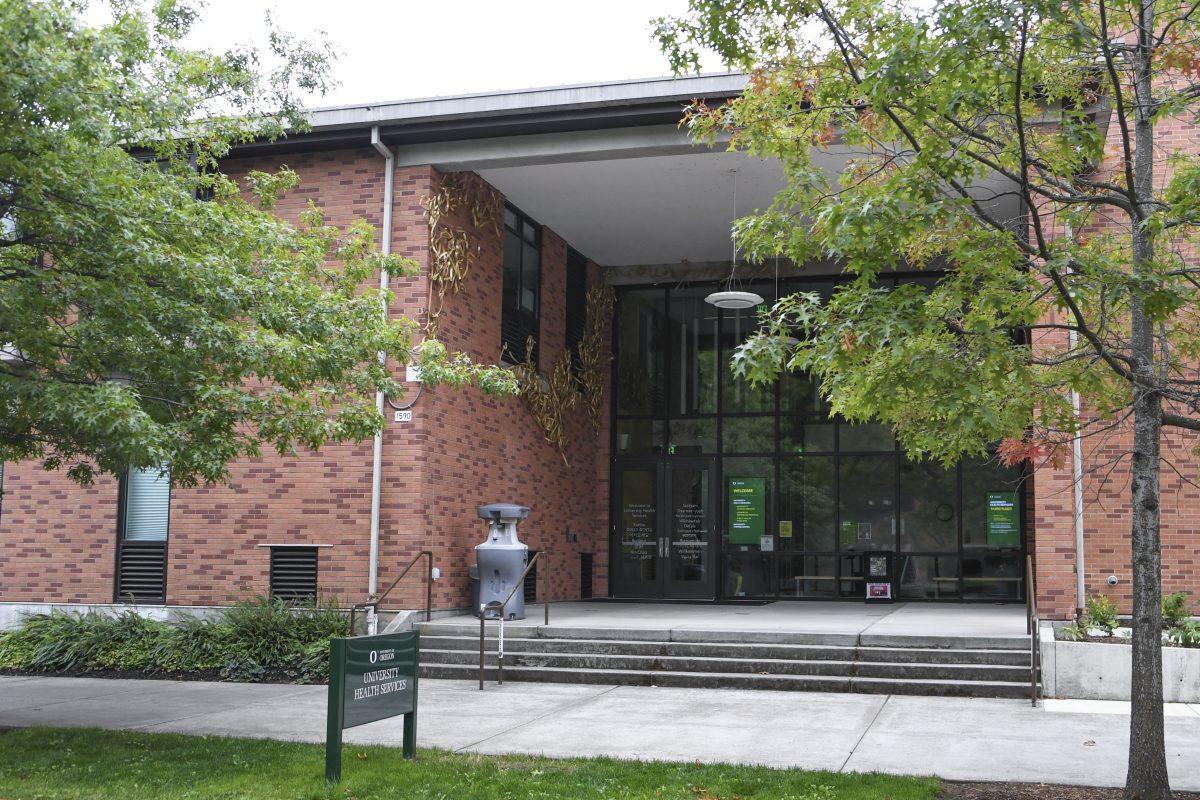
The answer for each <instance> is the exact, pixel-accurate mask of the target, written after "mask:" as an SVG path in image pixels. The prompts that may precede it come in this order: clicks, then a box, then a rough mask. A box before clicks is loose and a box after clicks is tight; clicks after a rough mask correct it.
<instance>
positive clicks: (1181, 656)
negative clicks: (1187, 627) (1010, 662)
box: [1042, 627, 1200, 703]
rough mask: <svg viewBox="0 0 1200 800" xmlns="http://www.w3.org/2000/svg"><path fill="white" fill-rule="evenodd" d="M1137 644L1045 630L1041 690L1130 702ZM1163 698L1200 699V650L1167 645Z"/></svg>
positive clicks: (1047, 693)
mask: <svg viewBox="0 0 1200 800" xmlns="http://www.w3.org/2000/svg"><path fill="white" fill-rule="evenodd" d="M1132 658H1133V648H1132V647H1131V646H1129V645H1127V644H1103V643H1099V642H1063V641H1056V640H1054V638H1053V632H1052V631H1051V630H1050V628H1049V627H1045V628H1043V630H1042V692H1043V694H1044V695H1045V696H1046V697H1064V698H1071V699H1077V700H1128V699H1129V692H1130V681H1131V675H1132V671H1131V670H1132V667H1131V664H1132ZM1163 700H1164V701H1166V702H1168V703H1197V702H1200V649H1195V648H1184V647H1164V648H1163Z"/></svg>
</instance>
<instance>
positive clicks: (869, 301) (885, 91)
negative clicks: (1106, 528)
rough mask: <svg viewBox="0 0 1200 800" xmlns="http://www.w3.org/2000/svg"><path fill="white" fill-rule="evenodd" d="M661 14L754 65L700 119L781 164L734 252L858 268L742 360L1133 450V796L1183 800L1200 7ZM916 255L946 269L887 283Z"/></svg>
mask: <svg viewBox="0 0 1200 800" xmlns="http://www.w3.org/2000/svg"><path fill="white" fill-rule="evenodd" d="M656 26H657V28H656V30H657V35H658V38H659V41H660V42H661V44H662V46H663V49H664V50H665V51H666V53H667V55H668V56H669V58H670V59H671V61H672V64H673V65H674V67H675V68H676V69H677V70H687V69H694V68H696V66H697V65H698V64H699V63H700V58H699V51H700V50H704V49H707V50H713V51H716V53H718V54H719V55H720V56H721V57H722V58H723V59H724V60H725V62H726V63H727V64H728V65H730V66H731V67H734V68H737V69H741V70H744V71H745V72H747V73H749V76H750V77H749V84H748V86H747V88H746V90H745V91H744V92H743V93H742V94H741V95H740V96H738V97H736V98H734V99H732V100H730V101H728V102H725V103H722V104H720V105H716V106H710V105H709V104H708V103H706V102H704V101H702V100H698V101H695V102H694V103H693V104H692V105H691V107H690V108H689V110H688V114H687V117H686V120H685V121H686V123H687V125H688V127H689V129H690V130H691V131H692V132H693V133H694V134H695V135H696V136H697V137H699V138H700V139H701V140H703V141H707V142H720V141H727V142H728V146H729V148H730V149H733V150H739V151H743V152H746V153H749V154H750V155H752V156H759V157H773V158H777V159H778V160H779V162H780V163H781V164H782V167H783V172H784V177H785V186H784V188H783V189H782V190H781V191H780V192H778V194H777V195H776V197H775V199H774V201H773V202H772V203H771V205H770V206H768V207H767V208H766V209H763V210H760V211H759V212H758V213H756V214H754V215H753V216H750V217H747V218H744V219H741V220H738V221H737V222H736V223H735V226H734V234H735V237H736V239H737V240H738V242H739V244H740V245H741V247H742V250H743V252H744V253H746V255H747V257H748V258H750V259H751V260H758V261H761V260H763V259H765V258H770V257H775V256H786V257H788V258H789V259H790V260H791V261H792V262H794V263H795V264H797V265H806V264H809V263H811V262H821V263H824V264H827V265H832V266H834V267H835V268H837V269H839V270H840V272H841V275H842V278H843V279H844V281H843V282H842V283H840V284H839V286H838V287H837V288H836V289H835V291H834V292H833V295H832V297H831V298H830V299H829V300H828V302H824V303H822V302H820V299H819V298H817V297H816V296H814V295H811V294H809V295H805V294H801V295H793V296H791V297H787V298H783V299H781V300H779V301H778V302H777V303H776V304H775V306H774V308H772V309H771V310H770V311H769V312H768V313H766V314H764V315H763V320H762V323H763V324H762V327H761V330H760V331H759V332H758V333H757V334H756V335H754V336H752V337H751V338H750V339H749V341H747V342H746V343H745V344H744V345H742V347H741V348H740V350H739V351H738V353H737V354H736V357H735V359H734V365H733V366H734V371H735V372H736V373H737V374H740V375H742V376H745V377H748V378H749V379H750V380H751V381H752V382H755V383H761V382H766V381H772V380H775V379H776V378H777V377H778V376H779V375H780V373H781V372H783V371H784V370H794V371H801V372H806V373H809V374H810V375H812V376H814V377H815V378H816V379H817V380H818V381H819V382H820V386H821V390H822V392H823V394H824V395H825V396H826V397H828V399H829V402H830V405H831V407H832V409H833V411H834V412H835V413H838V414H841V415H843V416H845V417H847V418H848V419H850V420H856V421H857V420H877V421H880V422H884V423H888V424H890V425H891V426H892V427H893V428H894V429H895V431H896V434H897V437H898V439H899V441H900V442H901V443H902V444H903V446H904V447H905V449H906V450H907V452H908V455H909V456H910V457H919V456H922V455H929V456H932V457H933V458H935V459H937V460H939V461H941V462H943V463H947V464H948V463H952V462H955V461H957V460H959V459H960V458H961V457H962V456H964V455H971V454H982V453H984V452H985V451H986V450H987V448H988V447H989V446H990V443H993V442H997V441H999V442H1003V443H1004V444H1003V445H1002V447H1001V449H1000V452H1001V453H1004V454H1006V456H1007V457H1010V458H1029V457H1035V456H1040V455H1042V454H1045V455H1046V456H1047V457H1048V459H1049V460H1050V461H1051V463H1054V462H1055V461H1058V460H1059V459H1061V458H1062V457H1063V448H1064V446H1065V445H1069V444H1073V443H1074V442H1075V441H1077V440H1078V439H1079V438H1081V437H1083V436H1095V437H1098V438H1099V441H1100V442H1101V443H1102V447H1104V446H1107V447H1104V452H1103V454H1102V455H1101V456H1100V457H1099V458H1094V459H1093V463H1098V462H1101V461H1103V462H1104V463H1105V465H1106V466H1104V467H1098V468H1099V469H1105V468H1107V465H1110V464H1113V463H1114V462H1115V461H1118V460H1121V459H1126V460H1127V461H1128V464H1129V468H1130V480H1129V494H1130V497H1129V501H1130V502H1129V506H1128V507H1129V510H1130V516H1131V518H1132V520H1131V521H1132V525H1131V533H1132V535H1131V537H1130V549H1131V559H1130V563H1131V566H1132V570H1131V572H1132V581H1131V583H1132V599H1133V617H1132V619H1133V621H1132V643H1133V664H1134V668H1133V670H1132V677H1131V699H1132V706H1131V713H1130V738H1129V742H1130V748H1129V763H1128V770H1127V772H1126V775H1127V779H1126V790H1125V796H1126V797H1127V798H1129V799H1130V800H1164V798H1166V797H1168V796H1169V795H1170V789H1169V780H1168V776H1167V766H1166V751H1165V744H1164V735H1163V725H1162V710H1161V704H1162V681H1161V679H1160V678H1161V674H1160V673H1161V668H1162V667H1161V658H1159V651H1160V649H1161V647H1162V628H1161V625H1160V620H1159V615H1160V613H1161V608H1160V601H1161V568H1160V566H1161V557H1162V547H1161V536H1160V513H1161V512H1160V509H1161V507H1162V501H1161V500H1162V499H1161V496H1160V495H1161V484H1160V471H1161V464H1162V462H1163V461H1164V457H1165V458H1168V459H1169V458H1170V455H1171V451H1172V446H1173V445H1174V442H1169V445H1171V446H1168V447H1167V448H1164V447H1163V443H1164V429H1167V430H1170V429H1183V430H1184V431H1193V432H1195V431H1200V381H1197V380H1196V364H1197V363H1198V362H1200V261H1198V260H1197V258H1196V253H1197V252H1198V247H1200V192H1198V191H1197V189H1200V156H1198V155H1197V154H1196V153H1195V152H1194V147H1193V146H1192V145H1193V144H1194V142H1195V139H1196V128H1195V121H1196V119H1197V113H1198V112H1200V80H1198V78H1200V5H1196V4H1193V3H1184V4H1179V3H1177V2H1171V1H1170V0H1102V2H1098V3H1091V2H1074V0H1071V1H1070V2H1061V1H1060V0H940V1H939V2H937V3H933V4H927V3H895V2H890V0H737V2H731V0H689V3H688V12H687V13H686V14H685V15H683V16H681V17H678V18H667V19H661V20H658V21H657V23H656ZM899 269H903V270H926V269H938V270H939V272H940V271H941V270H945V272H944V277H940V278H939V279H937V280H936V281H932V280H931V281H928V282H927V283H928V284H931V285H927V286H925V287H923V288H918V287H917V286H914V285H912V284H911V283H910V284H902V285H899V286H897V288H894V289H890V288H888V282H887V281H886V280H881V279H883V278H886V277H887V275H888V273H890V272H892V271H895V270H899ZM1080 409H1081V410H1082V413H1079V412H1078V411H1077V410H1080ZM1129 432H1131V433H1132V436H1130V437H1129V438H1128V439H1123V438H1121V435H1122V434H1125V433H1129ZM1187 443H1188V444H1190V445H1192V450H1193V455H1194V454H1195V453H1196V452H1197V448H1196V439H1195V437H1194V436H1192V437H1189V441H1188V442H1187ZM1098 449H1100V448H1098ZM1164 451H1165V452H1164ZM1183 469H1186V470H1187V471H1188V472H1190V473H1191V476H1190V477H1194V475H1195V467H1194V464H1188V465H1186V466H1184V467H1183ZM1181 471H1182V470H1181ZM1185 479H1189V478H1188V476H1185Z"/></svg>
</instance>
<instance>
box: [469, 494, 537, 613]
mask: <svg viewBox="0 0 1200 800" xmlns="http://www.w3.org/2000/svg"><path fill="white" fill-rule="evenodd" d="M528 516H529V507H528V506H519V505H514V504H512V503H489V504H488V505H486V506H480V507H479V518H480V519H484V520H487V523H488V536H487V539H486V540H485V541H484V542H483V543H482V544H478V545H475V561H476V563H477V565H478V568H479V600H478V605H477V606H476V607H475V609H474V611H475V615H476V616H478V615H479V614H480V607H487V608H486V611H484V612H483V613H484V615H485V616H486V617H487V619H499V618H500V608H499V605H500V604H501V603H503V602H504V600H505V599H506V598H508V596H509V593H510V592H512V598H511V599H509V600H508V605H507V606H506V607H505V609H504V616H505V619H525V593H524V591H523V590H522V589H517V590H516V591H515V592H513V587H514V586H516V585H517V582H518V581H519V580H520V578H521V572H522V570H524V569H525V564H526V563H528V561H529V547H528V546H527V545H524V544H521V542H520V541H519V540H518V539H517V523H519V522H520V521H521V520H523V519H525V518H526V517H528ZM489 605H490V607H488V606H489Z"/></svg>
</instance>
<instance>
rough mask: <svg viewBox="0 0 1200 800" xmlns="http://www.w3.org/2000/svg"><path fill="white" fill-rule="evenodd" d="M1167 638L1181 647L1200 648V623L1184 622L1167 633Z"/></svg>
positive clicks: (1193, 621)
mask: <svg viewBox="0 0 1200 800" xmlns="http://www.w3.org/2000/svg"><path fill="white" fill-rule="evenodd" d="M1167 638H1168V639H1169V640H1170V641H1172V642H1174V643H1175V644H1177V645H1180V646H1181V647H1200V622H1196V621H1195V620H1188V621H1186V622H1183V623H1181V624H1179V625H1177V626H1175V627H1174V628H1171V630H1169V631H1167Z"/></svg>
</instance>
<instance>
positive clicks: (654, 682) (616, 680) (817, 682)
mask: <svg viewBox="0 0 1200 800" xmlns="http://www.w3.org/2000/svg"><path fill="white" fill-rule="evenodd" d="M420 674H421V677H425V678H450V679H458V680H478V678H479V667H478V665H477V664H476V665H465V664H422V665H421V673H420ZM484 677H485V680H486V681H487V682H489V683H492V682H495V680H496V677H497V676H496V670H495V669H494V668H489V669H488V670H486V673H485V676H484ZM504 679H505V680H507V681H534V682H541V683H596V684H604V685H619V686H675V687H684V688H711V689H776V690H787V691H808V692H862V693H868V694H903V695H934V696H945V697H1009V698H1023V697H1028V695H1029V684H1028V683H1017V682H1008V681H955V680H933V679H915V678H903V679H889V678H863V677H850V676H826V675H770V674H768V675H759V674H756V673H744V672H733V673H720V672H676V671H647V670H622V669H588V670H580V669H575V668H563V667H541V666H512V667H510V666H508V665H507V664H506V665H505V667H504Z"/></svg>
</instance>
